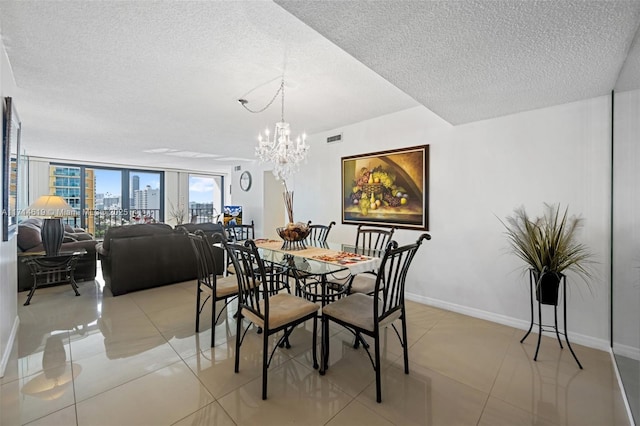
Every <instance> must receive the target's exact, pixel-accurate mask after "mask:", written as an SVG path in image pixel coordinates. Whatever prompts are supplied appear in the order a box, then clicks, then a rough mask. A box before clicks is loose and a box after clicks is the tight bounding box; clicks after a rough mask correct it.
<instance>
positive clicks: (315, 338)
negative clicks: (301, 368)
mask: <svg viewBox="0 0 640 426" xmlns="http://www.w3.org/2000/svg"><path fill="white" fill-rule="evenodd" d="M311 340H312V343H311V347H312V348H313V353H312V355H313V368H314V369H315V370H317V369H318V367H319V366H318V355H317V353H316V349H317V346H316V345H317V344H318V316H317V315H314V316H313V337H312V339H311Z"/></svg>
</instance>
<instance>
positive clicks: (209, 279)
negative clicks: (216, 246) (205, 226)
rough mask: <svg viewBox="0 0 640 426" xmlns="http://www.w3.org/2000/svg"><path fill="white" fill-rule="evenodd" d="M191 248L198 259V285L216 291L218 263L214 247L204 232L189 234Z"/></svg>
mask: <svg viewBox="0 0 640 426" xmlns="http://www.w3.org/2000/svg"><path fill="white" fill-rule="evenodd" d="M187 235H188V237H189V241H191V247H193V252H194V254H195V257H196V264H197V268H198V284H203V285H206V286H207V287H209V288H211V289H213V290H214V291H215V289H216V270H217V268H216V261H215V256H214V254H213V247H212V245H211V244H210V242H209V240H208V239H207V237H206V235H205V234H204V232H203V231H201V230H198V231H196V232H195V233H193V234H191V233H187Z"/></svg>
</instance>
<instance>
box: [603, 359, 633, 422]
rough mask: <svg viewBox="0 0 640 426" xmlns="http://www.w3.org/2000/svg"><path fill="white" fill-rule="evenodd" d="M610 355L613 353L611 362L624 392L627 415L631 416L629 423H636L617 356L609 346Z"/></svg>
mask: <svg viewBox="0 0 640 426" xmlns="http://www.w3.org/2000/svg"><path fill="white" fill-rule="evenodd" d="M609 355H611V363H612V364H613V370H614V371H615V372H616V378H617V379H618V386H620V391H621V393H622V400H623V401H624V406H625V408H626V409H627V417H629V424H630V425H632V426H633V425H635V422H634V421H633V413H632V412H631V406H630V405H629V400H628V399H627V392H626V391H625V390H624V383H622V377H620V371H619V370H618V364H617V363H616V357H615V354H614V353H613V350H611V348H609Z"/></svg>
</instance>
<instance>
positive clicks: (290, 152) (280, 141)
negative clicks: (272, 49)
mask: <svg viewBox="0 0 640 426" xmlns="http://www.w3.org/2000/svg"><path fill="white" fill-rule="evenodd" d="M279 94H280V95H281V97H282V110H281V116H280V121H279V122H278V123H276V125H275V130H274V132H273V135H271V134H270V132H269V129H268V128H267V129H266V130H265V132H264V135H262V134H260V135H259V136H258V146H257V147H256V157H258V159H259V160H260V162H261V163H273V174H274V176H275V177H276V179H282V180H283V181H285V182H286V180H287V179H288V178H289V177H291V175H293V174H294V173H295V172H297V171H298V169H299V168H300V163H301V162H302V161H303V160H305V159H306V157H307V151H308V150H309V145H307V143H306V138H307V135H305V134H303V135H302V137H300V136H298V137H297V138H296V140H295V141H293V140H291V128H290V126H289V123H287V122H286V121H284V78H283V79H282V81H281V82H280V88H279V89H278V91H277V92H276V94H275V95H274V96H273V99H271V101H270V102H269V103H268V104H267V106H265V107H264V108H262V109H261V110H259V111H253V110H251V109H249V108H248V107H247V103H248V101H247V100H245V99H239V100H238V102H240V104H241V105H242V106H243V107H244V108H245V109H246V110H248V111H250V112H252V113H259V112H262V111H264V110H266V109H267V108H269V106H271V104H272V103H273V101H275V99H276V98H277V97H278V95H279Z"/></svg>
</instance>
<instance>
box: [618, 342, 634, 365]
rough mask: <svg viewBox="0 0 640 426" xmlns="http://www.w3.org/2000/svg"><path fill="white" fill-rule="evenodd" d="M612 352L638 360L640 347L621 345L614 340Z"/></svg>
mask: <svg viewBox="0 0 640 426" xmlns="http://www.w3.org/2000/svg"><path fill="white" fill-rule="evenodd" d="M613 353H615V354H616V355H622V356H626V357H627V358H631V359H635V360H636V361H640V348H634V347H633V346H629V345H621V344H620V343H615V342H614V343H613Z"/></svg>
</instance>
